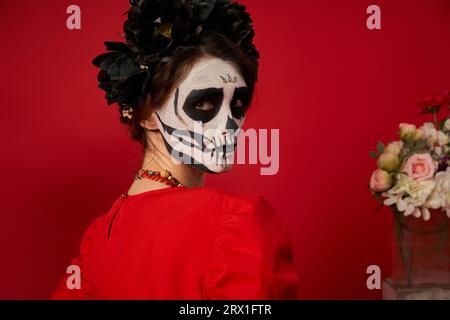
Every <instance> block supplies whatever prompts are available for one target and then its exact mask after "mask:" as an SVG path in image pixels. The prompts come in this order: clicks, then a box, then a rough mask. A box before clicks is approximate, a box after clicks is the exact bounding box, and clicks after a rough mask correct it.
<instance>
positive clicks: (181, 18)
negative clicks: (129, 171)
mask: <svg viewBox="0 0 450 320" xmlns="http://www.w3.org/2000/svg"><path fill="white" fill-rule="evenodd" d="M130 4H131V7H130V9H129V10H128V11H127V13H126V14H127V15H128V19H127V20H126V21H125V23H124V35H123V37H124V38H125V40H126V43H122V42H105V46H106V48H107V51H108V52H106V53H103V54H101V55H99V56H97V57H96V58H95V59H94V60H93V61H92V63H93V64H94V65H95V66H97V67H98V68H100V71H99V73H98V77H97V78H98V81H99V87H100V88H101V89H103V90H104V91H105V98H106V99H107V102H108V105H111V104H113V103H117V104H118V105H119V107H120V110H119V111H120V113H121V118H120V119H121V121H122V122H125V123H127V122H128V121H129V120H130V119H132V114H133V110H135V109H136V107H137V106H138V105H139V103H140V102H141V101H142V99H143V98H144V97H145V93H146V92H147V90H148V85H149V81H150V79H151V76H152V71H153V69H154V68H155V67H156V66H157V65H158V64H164V63H166V62H167V61H168V60H169V59H170V56H171V55H172V54H173V53H174V51H175V50H176V49H177V48H180V47H185V46H192V45H195V43H197V41H198V40H199V39H200V38H201V37H202V36H203V35H204V34H205V33H206V32H210V31H213V32H217V33H221V34H222V35H224V36H226V37H227V38H228V39H230V40H231V41H232V42H234V43H235V44H238V45H239V46H240V47H241V48H242V49H243V50H244V51H245V52H246V53H247V54H248V55H249V56H250V57H251V58H253V59H255V60H257V59H259V52H258V51H257V50H256V48H255V46H254V45H253V38H254V35H255V33H254V30H253V25H252V20H251V18H250V15H249V14H248V13H247V12H246V8H245V6H244V5H242V4H239V3H235V2H232V1H231V0H131V1H130Z"/></svg>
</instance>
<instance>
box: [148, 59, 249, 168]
mask: <svg viewBox="0 0 450 320" xmlns="http://www.w3.org/2000/svg"><path fill="white" fill-rule="evenodd" d="M248 103H249V93H248V89H247V85H246V83H245V81H244V79H243V78H242V76H241V74H240V72H239V71H238V69H237V68H236V67H235V66H234V64H232V63H230V62H226V61H224V60H221V59H218V58H205V59H201V60H199V61H198V62H197V63H196V64H195V65H194V66H193V67H192V69H191V71H190V72H189V74H188V76H187V77H186V78H185V79H184V80H183V81H182V82H181V83H180V84H179V86H178V87H177V88H175V90H174V91H173V92H172V93H171V95H170V97H169V99H168V100H167V103H166V104H165V105H164V106H162V107H161V108H160V109H159V110H157V111H155V114H156V123H157V125H158V128H159V130H160V131H161V134H162V137H163V140H164V142H165V145H166V147H167V150H168V151H169V153H170V154H171V155H172V158H173V159H174V160H175V161H176V162H178V163H179V162H182V163H185V164H190V165H193V166H194V167H196V168H197V169H199V170H201V171H204V172H208V173H220V172H224V171H227V170H229V169H230V168H231V166H232V165H233V162H234V150H235V148H236V144H237V135H238V134H239V131H240V129H241V127H242V125H243V123H244V119H245V113H246V111H247V108H248Z"/></svg>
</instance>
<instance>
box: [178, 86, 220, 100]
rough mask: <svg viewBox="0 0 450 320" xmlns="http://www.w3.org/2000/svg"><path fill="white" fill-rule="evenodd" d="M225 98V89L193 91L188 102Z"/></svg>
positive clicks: (188, 97)
mask: <svg viewBox="0 0 450 320" xmlns="http://www.w3.org/2000/svg"><path fill="white" fill-rule="evenodd" d="M217 96H223V88H205V89H196V90H192V91H191V92H190V93H189V95H188V96H187V98H186V100H188V99H194V98H200V97H201V98H204V97H217Z"/></svg>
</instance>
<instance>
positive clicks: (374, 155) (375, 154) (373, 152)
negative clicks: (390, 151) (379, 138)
mask: <svg viewBox="0 0 450 320" xmlns="http://www.w3.org/2000/svg"><path fill="white" fill-rule="evenodd" d="M370 156H371V157H372V158H378V153H376V152H375V151H370Z"/></svg>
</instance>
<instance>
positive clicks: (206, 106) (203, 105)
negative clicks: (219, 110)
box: [194, 101, 214, 111]
mask: <svg viewBox="0 0 450 320" xmlns="http://www.w3.org/2000/svg"><path fill="white" fill-rule="evenodd" d="M194 107H195V109H197V110H201V111H209V110H212V109H214V105H213V104H212V103H211V102H210V101H200V102H198V103H196V104H195V106H194Z"/></svg>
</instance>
